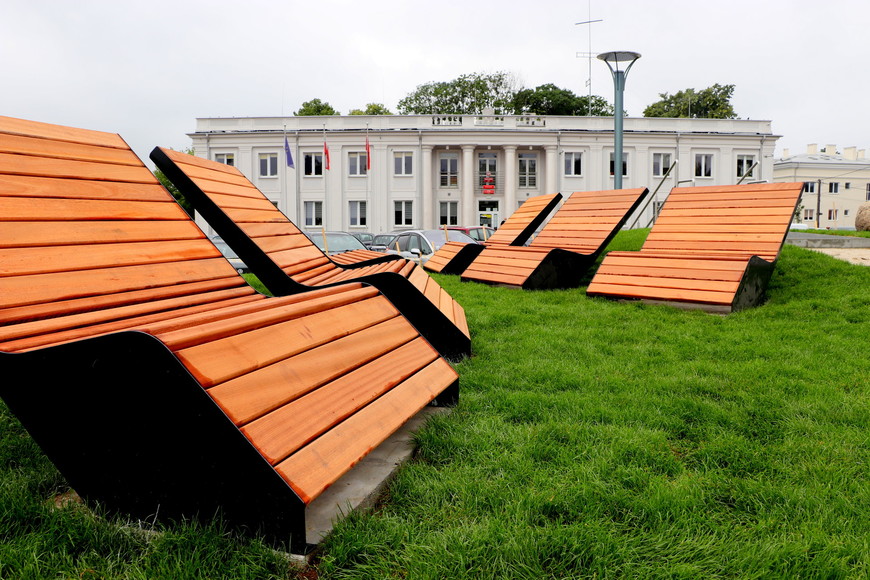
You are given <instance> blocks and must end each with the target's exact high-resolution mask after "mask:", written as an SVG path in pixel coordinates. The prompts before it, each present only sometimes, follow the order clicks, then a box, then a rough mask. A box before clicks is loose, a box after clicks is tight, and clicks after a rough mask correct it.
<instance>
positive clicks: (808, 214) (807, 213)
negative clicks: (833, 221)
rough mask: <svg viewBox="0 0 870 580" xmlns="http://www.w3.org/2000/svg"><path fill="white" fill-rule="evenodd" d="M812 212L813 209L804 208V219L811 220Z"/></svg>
mask: <svg viewBox="0 0 870 580" xmlns="http://www.w3.org/2000/svg"><path fill="white" fill-rule="evenodd" d="M814 213H815V212H813V210H811V209H805V210H804V220H807V221H809V220H812V219H813V214H814Z"/></svg>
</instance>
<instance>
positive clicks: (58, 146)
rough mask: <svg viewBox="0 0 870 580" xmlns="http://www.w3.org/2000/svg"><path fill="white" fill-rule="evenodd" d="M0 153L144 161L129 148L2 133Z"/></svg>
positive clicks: (127, 162)
mask: <svg viewBox="0 0 870 580" xmlns="http://www.w3.org/2000/svg"><path fill="white" fill-rule="evenodd" d="M0 153H13V154H16V155H31V156H34V157H50V158H54V159H71V160H77V161H96V162H99V163H115V164H118V165H133V166H137V167H139V166H141V165H142V162H141V161H140V160H139V158H138V157H136V154H135V153H133V152H132V151H130V150H129V149H116V148H112V147H99V146H96V145H85V144H78V143H64V142H59V141H53V140H48V139H40V138H35V137H26V136H21V135H10V134H8V133H0Z"/></svg>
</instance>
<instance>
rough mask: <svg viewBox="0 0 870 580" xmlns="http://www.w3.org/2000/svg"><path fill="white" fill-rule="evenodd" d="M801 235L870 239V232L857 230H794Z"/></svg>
mask: <svg viewBox="0 0 870 580" xmlns="http://www.w3.org/2000/svg"><path fill="white" fill-rule="evenodd" d="M792 231H793V232H796V233H801V234H827V235H830V236H851V237H853V238H870V232H856V231H855V230H792Z"/></svg>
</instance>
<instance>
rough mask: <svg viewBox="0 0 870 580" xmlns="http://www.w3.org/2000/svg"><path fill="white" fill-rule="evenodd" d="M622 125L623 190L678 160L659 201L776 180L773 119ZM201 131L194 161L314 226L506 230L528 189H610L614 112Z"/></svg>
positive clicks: (366, 119) (654, 177) (375, 119)
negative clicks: (213, 164) (706, 188)
mask: <svg viewBox="0 0 870 580" xmlns="http://www.w3.org/2000/svg"><path fill="white" fill-rule="evenodd" d="M624 130H625V138H624V151H625V158H624V162H623V175H624V177H623V187H625V188H630V187H639V186H646V187H648V188H649V189H650V191H653V190H655V188H656V186H657V185H658V184H659V183H660V182H662V180H663V179H664V176H665V174H666V173H667V171H668V168H669V167H671V165H673V164H674V163H676V162H678V163H677V165H676V167H675V169H674V170H673V171H672V172H671V173H670V175H669V176H668V177H667V179H664V182H663V183H662V185H661V188H660V191H659V194H658V196H657V200H658V201H659V202H661V201H662V200H663V199H664V198H665V196H666V195H667V192H669V191H670V189H671V188H672V187H674V186H676V185H677V184H678V183H679V184H682V185H688V184H695V185H706V184H709V185H721V184H728V183H736V182H737V181H738V180H739V179H740V177H741V176H743V175H744V173H746V172H747V171H749V170H750V169H751V175H749V176H747V177H748V178H749V179H750V180H754V181H770V180H772V178H773V150H774V146H775V144H776V140H777V139H778V138H779V135H774V134H773V132H772V131H771V123H770V121H752V120H740V119H733V120H732V119H663V118H628V119H625V123H624ZM190 137H191V138H192V140H193V148H194V152H195V154H196V155H198V156H201V157H206V158H208V159H213V160H217V161H221V162H224V163H231V164H233V165H235V166H236V167H238V168H239V169H240V170H241V171H242V172H243V173H244V174H245V175H246V176H247V177H248V178H249V179H251V181H253V182H254V183H255V184H256V185H257V187H258V188H259V189H260V190H261V191H263V192H264V193H265V194H266V195H267V196H268V197H269V198H270V199H271V200H272V201H273V202H274V203H276V204H277V205H278V207H280V208H281V209H282V210H283V211H284V212H285V213H286V214H287V215H288V217H290V218H291V219H292V220H293V221H294V222H296V223H297V224H298V225H299V226H300V227H303V228H311V229H320V228H321V227H325V228H326V229H329V230H346V231H353V230H368V231H371V232H374V233H381V232H391V231H396V230H402V229H411V228H418V229H429V228H434V227H438V226H439V225H442V224H449V225H476V224H493V225H496V226H497V225H498V224H499V223H501V221H502V220H503V219H505V218H507V217H509V216H510V215H511V214H512V213H513V211H514V210H515V209H516V208H517V207H518V206H519V205H520V204H521V203H522V202H523V201H525V200H526V199H527V198H529V197H530V196H535V195H539V194H544V193H552V192H557V191H558V192H562V193H570V192H572V191H595V190H606V189H612V188H613V169H614V167H613V118H611V117H551V116H501V115H435V116H433V115H407V116H406V115H386V116H333V117H266V118H263V117H245V118H202V119H197V124H196V131H195V132H194V133H191V134H190ZM285 139H286V143H287V146H288V148H289V150H290V154H291V156H292V159H293V167H292V168H291V167H289V166H288V165H287V162H286V159H287V156H286V153H285V146H284V144H285ZM324 144H325V146H324ZM327 149H328V155H327ZM327 165H328V168H327ZM653 208H654V204H650V205H649V206H648V207H646V208H645V209H644V210H643V215H639V216H636V217H638V218H639V220H638V225H640V226H644V225H647V223H649V221H650V220H651V219H652V212H653V210H654V209H653ZM629 223H631V221H630V222H629Z"/></svg>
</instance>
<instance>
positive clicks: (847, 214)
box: [843, 209, 849, 217]
mask: <svg viewBox="0 0 870 580" xmlns="http://www.w3.org/2000/svg"><path fill="white" fill-rule="evenodd" d="M843 217H849V210H848V209H844V210H843Z"/></svg>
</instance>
